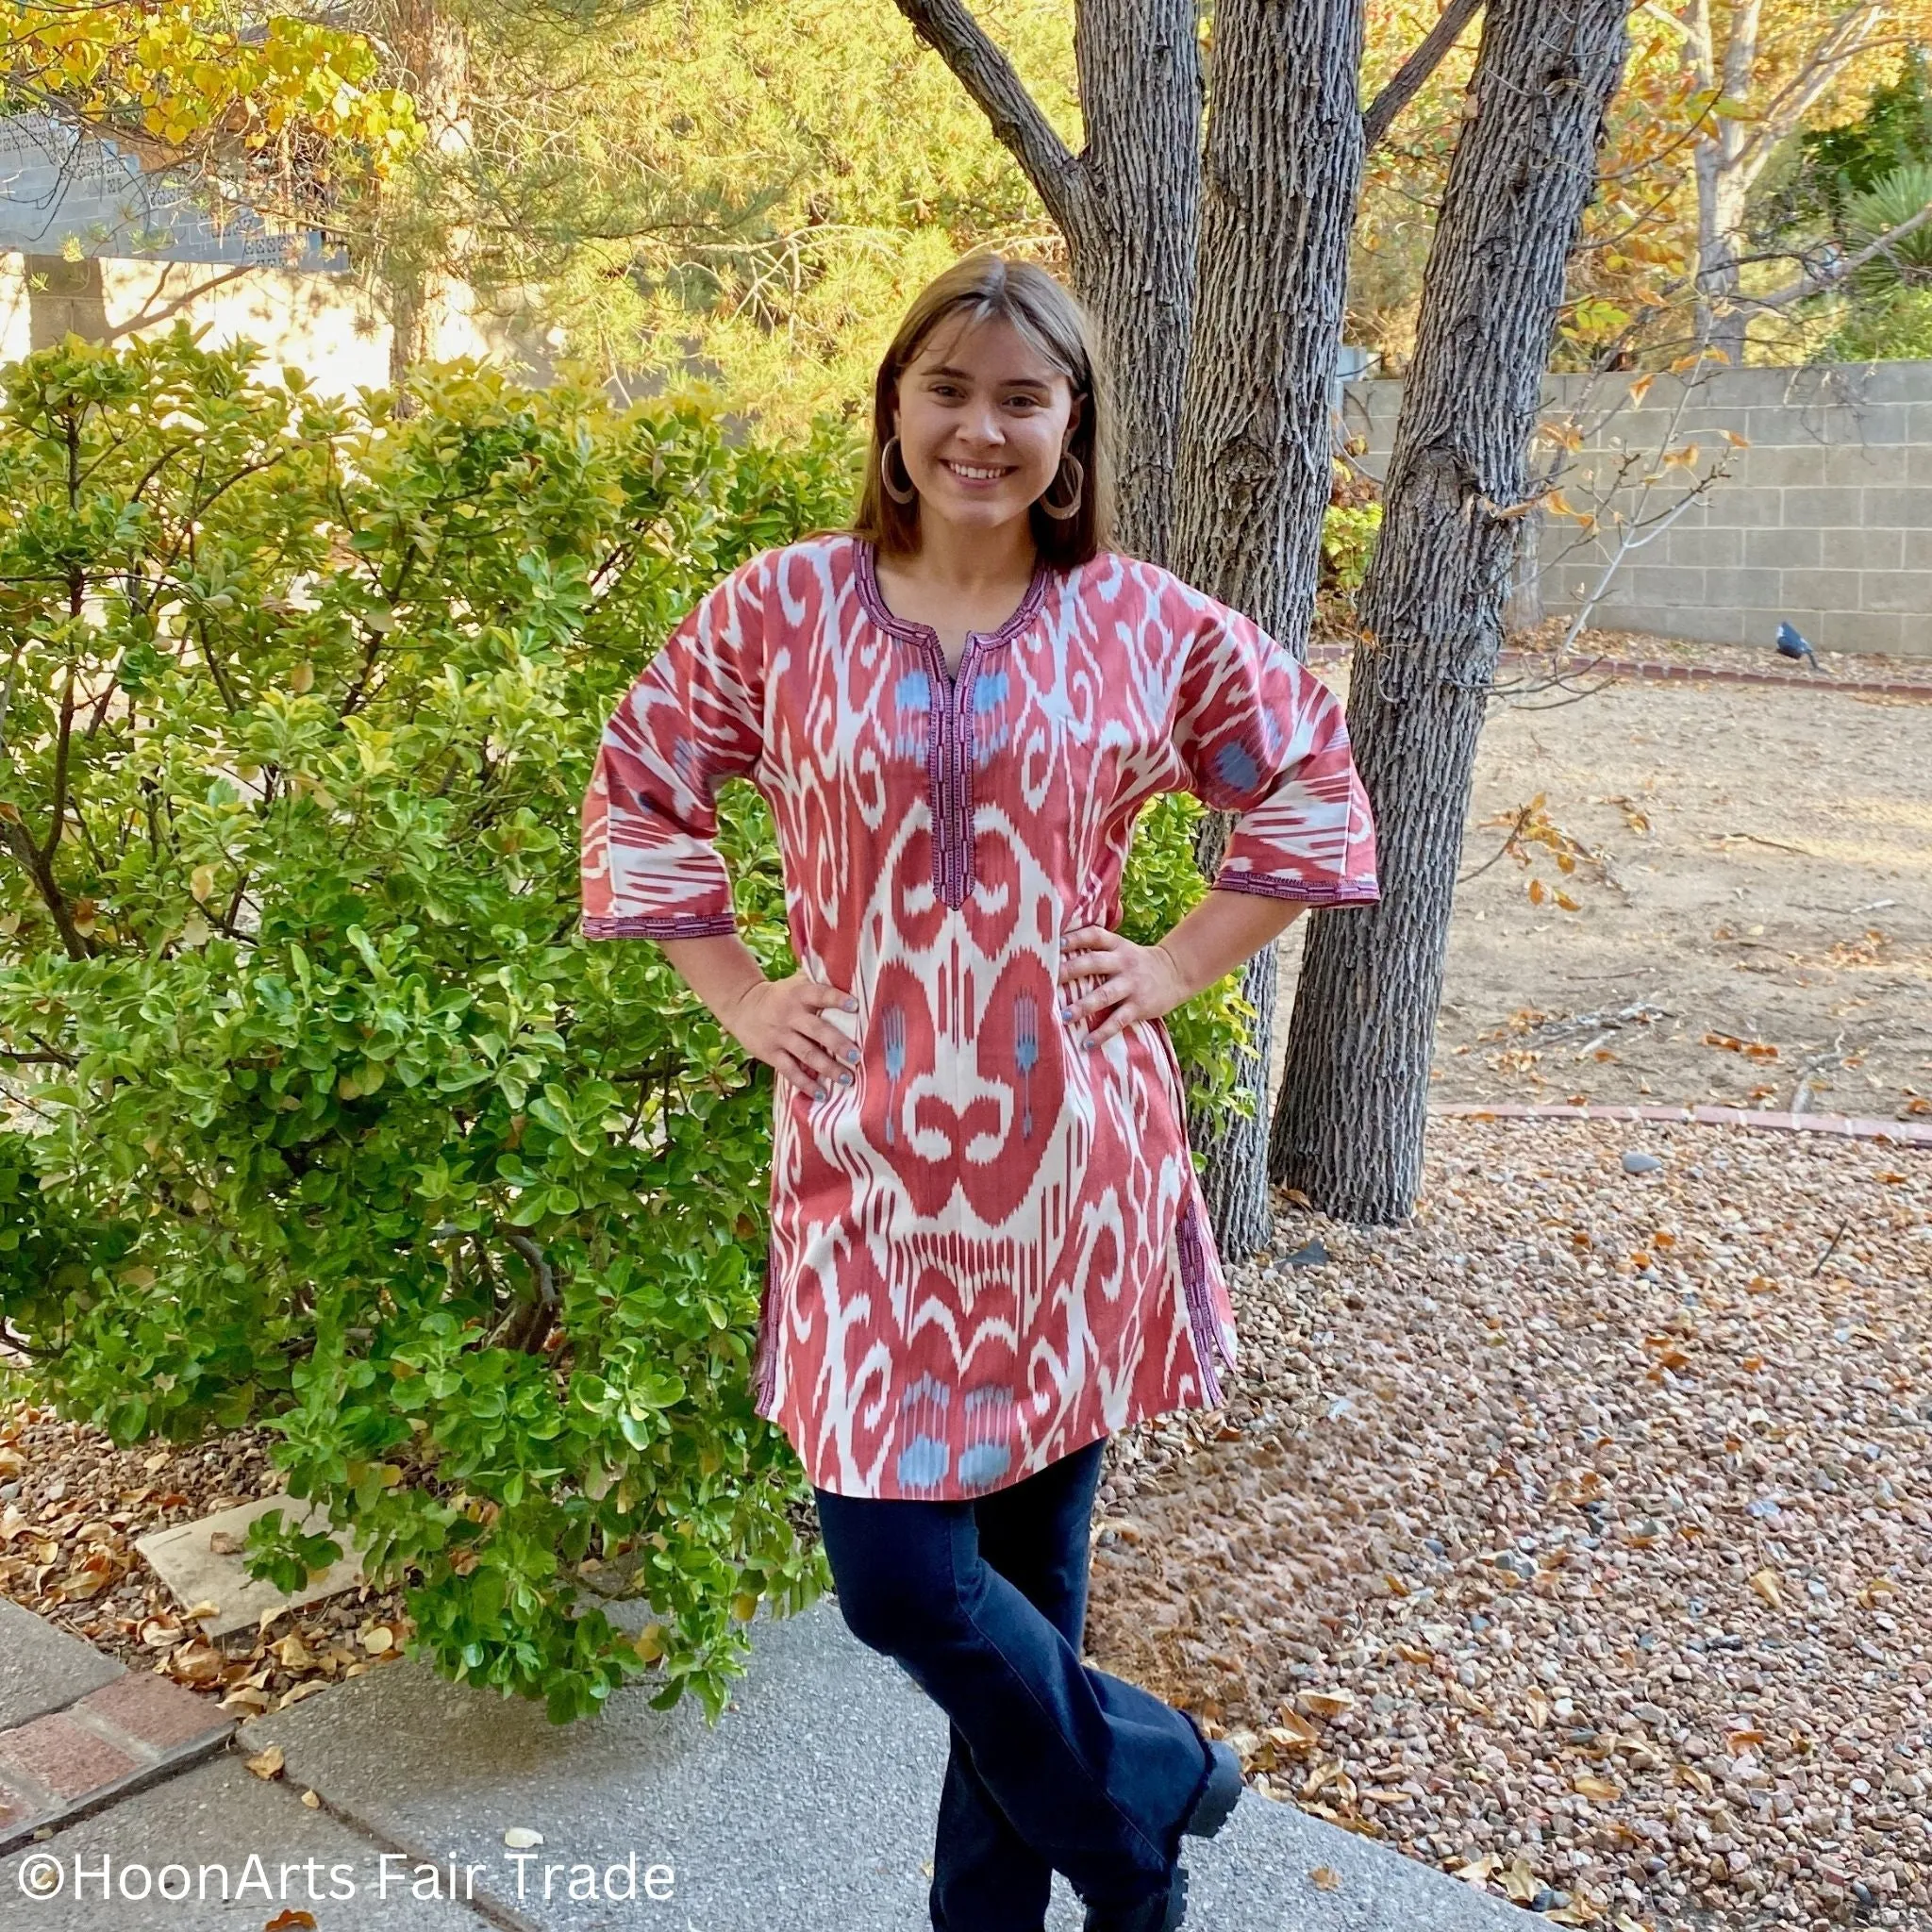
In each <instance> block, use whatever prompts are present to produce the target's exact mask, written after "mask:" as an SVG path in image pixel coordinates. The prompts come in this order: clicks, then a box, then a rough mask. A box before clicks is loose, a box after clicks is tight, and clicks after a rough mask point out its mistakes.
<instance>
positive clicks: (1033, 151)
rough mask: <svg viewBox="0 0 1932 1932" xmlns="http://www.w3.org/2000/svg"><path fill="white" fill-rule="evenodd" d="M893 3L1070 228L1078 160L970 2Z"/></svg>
mask: <svg viewBox="0 0 1932 1932" xmlns="http://www.w3.org/2000/svg"><path fill="white" fill-rule="evenodd" d="M894 4H895V5H896V6H897V8H898V9H899V11H900V12H901V13H903V14H904V15H905V16H906V18H907V19H908V21H909V22H910V23H911V25H912V30H913V32H914V33H916V34H917V35H918V36H919V38H920V39H921V40H923V41H924V42H925V43H926V44H927V45H928V46H929V47H931V48H932V49H933V50H934V51H935V52H936V53H937V54H938V55H939V57H940V58H941V59H942V60H943V61H944V62H945V63H946V65H947V66H948V67H950V68H951V69H952V70H953V74H954V76H955V77H956V78H957V79H958V83H959V85H960V86H961V87H963V88H964V89H965V90H966V92H968V93H969V94H970V95H971V96H972V97H973V99H974V102H976V103H977V105H978V107H979V108H980V110H981V111H982V112H983V113H984V114H985V116H986V118H987V120H988V121H989V122H990V123H991V125H992V131H993V132H994V134H996V135H997V136H998V137H999V139H1000V141H1001V142H1002V143H1003V144H1004V145H1005V146H1006V147H1007V148H1008V151H1009V152H1010V153H1011V155H1012V157H1013V158H1014V159H1015V160H1016V161H1018V162H1019V163H1020V165H1021V167H1022V168H1023V169H1024V170H1025V173H1026V178H1027V179H1028V180H1029V181H1031V182H1032V184H1033V186H1034V188H1035V189H1036V190H1037V191H1038V192H1039V195H1040V198H1041V201H1043V202H1045V204H1046V207H1047V212H1048V213H1049V214H1051V215H1052V216H1053V218H1054V220H1055V221H1056V222H1058V224H1059V225H1060V228H1061V229H1062V231H1065V230H1067V229H1069V228H1071V227H1072V226H1073V225H1074V224H1075V223H1076V222H1077V221H1078V219H1079V214H1080V208H1079V204H1080V202H1081V200H1082V199H1083V191H1084V188H1085V176H1084V175H1082V173H1081V170H1080V163H1079V161H1078V159H1077V158H1075V157H1074V154H1073V153H1072V151H1071V150H1070V149H1069V148H1068V146H1067V144H1066V142H1063V141H1062V140H1061V139H1060V138H1059V136H1058V134H1057V133H1056V132H1055V131H1054V127H1053V124H1052V123H1051V122H1050V121H1048V120H1047V118H1046V116H1045V115H1044V114H1042V113H1041V111H1040V104H1039V103H1038V102H1037V101H1035V100H1034V98H1033V96H1032V95H1031V94H1029V93H1028V92H1026V84H1025V82H1024V81H1023V80H1022V79H1021V78H1020V76H1019V75H1017V74H1016V73H1015V72H1014V71H1013V63H1012V62H1011V61H1010V60H1008V58H1007V57H1006V56H1005V55H1004V54H1002V53H1001V52H1000V50H999V48H998V47H997V46H995V45H994V44H993V42H991V40H990V39H989V38H988V37H987V33H986V30H985V28H984V27H982V26H981V25H979V23H978V22H977V21H976V20H974V17H973V11H972V8H969V7H966V6H964V5H962V4H961V0H894Z"/></svg>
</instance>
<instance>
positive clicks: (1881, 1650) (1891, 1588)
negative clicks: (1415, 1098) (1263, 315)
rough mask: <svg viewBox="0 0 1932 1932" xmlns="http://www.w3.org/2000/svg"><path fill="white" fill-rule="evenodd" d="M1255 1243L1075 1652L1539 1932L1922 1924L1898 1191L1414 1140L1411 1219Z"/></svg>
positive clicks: (1926, 1470) (1912, 1412) (1657, 1134)
mask: <svg viewBox="0 0 1932 1932" xmlns="http://www.w3.org/2000/svg"><path fill="white" fill-rule="evenodd" d="M1627 1151H1643V1152H1648V1153H1650V1154H1652V1155H1654V1156H1655V1157H1657V1158H1658V1159H1659V1160H1660V1161H1661V1162H1662V1165H1661V1167H1659V1168H1658V1169H1657V1170H1656V1171H1655V1172H1651V1173H1645V1174H1626V1173H1625V1172H1624V1167H1623V1161H1622V1157H1623V1156H1624V1153H1625V1152H1627ZM1279 1221H1280V1226H1279V1234H1278V1239H1277V1241H1276V1243H1275V1246H1274V1250H1273V1252H1272V1253H1271V1254H1270V1255H1268V1256H1266V1257H1263V1258H1262V1259H1261V1261H1260V1262H1258V1263H1257V1264H1256V1265H1253V1266H1251V1267H1248V1268H1245V1269H1242V1270H1241V1271H1238V1280H1237V1284H1236V1290H1235V1291H1236V1301H1237V1307H1238V1312H1239V1316H1240V1322H1241V1342H1242V1369H1241V1374H1240V1375H1239V1376H1238V1378H1237V1379H1236V1386H1235V1387H1234V1389H1233V1391H1231V1393H1230V1397H1229V1401H1228V1404H1227V1407H1226V1408H1225V1409H1224V1411H1223V1412H1221V1413H1220V1414H1218V1415H1215V1416H1212V1417H1199V1416H1189V1417H1185V1418H1177V1419H1166V1420H1163V1421H1162V1422H1161V1423H1159V1424H1156V1425H1154V1426H1153V1427H1151V1428H1149V1429H1147V1430H1143V1431H1141V1432H1139V1434H1137V1435H1136V1436H1135V1437H1133V1438H1131V1439H1128V1440H1124V1441H1120V1442H1117V1443H1116V1444H1115V1445H1114V1446H1113V1448H1111V1449H1110V1450H1109V1468H1108V1476H1107V1479H1106V1481H1105V1483H1104V1486H1103V1489H1102V1492H1101V1500H1100V1507H1099V1508H1098V1510H1097V1512H1096V1516H1097V1524H1098V1528H1097V1536H1096V1550H1095V1558H1094V1581H1093V1611H1092V1617H1091V1622H1090V1624H1089V1632H1088V1641H1089V1643H1090V1645H1091V1649H1092V1652H1093V1654H1094V1655H1095V1657H1097V1658H1098V1659H1099V1660H1100V1661H1101V1662H1102V1663H1103V1664H1105V1665H1106V1666H1107V1667H1108V1668H1109V1669H1112V1670H1116V1671H1119V1672H1121V1673H1123V1674H1126V1675H1129V1676H1132V1677H1134V1678H1136V1679H1137V1680H1139V1681H1141V1682H1142V1683H1145V1684H1148V1685H1149V1686H1151V1687H1152V1688H1154V1689H1156V1690H1158V1691H1160V1692H1161V1693H1162V1694H1164V1695H1166V1696H1168V1697H1170V1698H1172V1699H1173V1700H1174V1701H1175V1702H1177V1703H1181V1704H1185V1705H1187V1706H1188V1707H1191V1708H1192V1709H1194V1710H1196V1711H1198V1712H1200V1713H1202V1714H1204V1715H1205V1716H1207V1717H1208V1718H1210V1719H1211V1720H1214V1721H1216V1722H1217V1723H1219V1724H1220V1725H1221V1726H1222V1727H1223V1728H1224V1730H1225V1731H1226V1732H1227V1734H1228V1735H1230V1736H1231V1737H1232V1738H1233V1739H1234V1740H1236V1742H1237V1744H1238V1746H1239V1747H1240V1748H1241V1750H1242V1752H1243V1754H1244V1756H1245V1757H1246V1759H1247V1762H1248V1764H1249V1768H1250V1771H1251V1774H1252V1775H1253V1777H1254V1782H1255V1783H1256V1785H1257V1788H1259V1789H1261V1790H1265V1791H1267V1792H1269V1793H1271V1794H1273V1795H1275V1796H1278V1797H1285V1798H1289V1799H1291V1800H1293V1801H1294V1802H1296V1803H1299V1804H1301V1805H1302V1806H1304V1807H1306V1808H1307V1809H1310V1810H1313V1811H1316V1812H1319V1813H1321V1814H1322V1815H1323V1816H1325V1817H1329V1818H1332V1819H1334V1820H1336V1821H1337V1822H1339V1823H1341V1824H1346V1825H1348V1826H1350V1827H1351V1828H1353V1829H1356V1830H1358V1831H1362V1832H1366V1833H1368V1834H1370V1835H1372V1836H1374V1837H1377V1838H1381V1839H1384V1840H1387V1841H1389V1842H1390V1843H1391V1844H1392V1845H1394V1846H1395V1847H1397V1848H1398V1849H1400V1850H1402V1851H1404V1852H1407V1853H1408V1854H1409V1855H1411V1856H1413V1857H1420V1858H1424V1859H1428V1860H1430V1861H1432V1862H1436V1863H1440V1864H1441V1865H1442V1866H1444V1867H1446V1868H1447V1869H1449V1870H1452V1871H1456V1872H1459V1873H1461V1874H1463V1875H1464V1876H1465V1877H1467V1878H1468V1879H1469V1880H1470V1881H1471V1882H1472V1883H1474V1884H1486V1885H1487V1886H1488V1888H1489V1889H1490V1890H1492V1891H1494V1892H1496V1893H1498V1894H1500V1895H1502V1896H1506V1897H1510V1898H1514V1899H1515V1900H1516V1901H1517V1902H1518V1903H1520V1904H1525V1905H1534V1906H1535V1907H1538V1908H1539V1909H1541V1910H1542V1911H1544V1912H1546V1913H1548V1914H1549V1916H1550V1917H1551V1918H1552V1919H1553V1920H1554V1921H1555V1922H1556V1923H1558V1924H1603V1925H1605V1926H1610V1925H1615V1926H1618V1927H1620V1928H1623V1932H1629V1928H1630V1927H1632V1926H1640V1925H1641V1926H1646V1927H1649V1926H1655V1927H1658V1928H1663V1927H1678V1926H1691V1927H1700V1928H1711V1927H1724V1928H1727V1932H1728V1928H1737V1932H1743V1928H1746V1927H1757V1926H1765V1925H1773V1924H1835V1923H1838V1922H1840V1921H1844V1920H1847V1919H1852V1918H1857V1919H1860V1920H1863V1921H1864V1922H1865V1923H1870V1924H1880V1925H1898V1926H1920V1927H1924V1926H1927V1925H1932V1711H1928V1709H1927V1704H1926V1698H1927V1691H1928V1689H1932V1649H1928V1647H1927V1641H1926V1631H1925V1627H1924V1605H1925V1602H1926V1601H1927V1592H1928V1590H1932V1535H1928V1532H1932V1508H1928V1504H1932V1304H1928V1301H1927V1297H1926V1294H1925V1286H1926V1282H1927V1280H1928V1277H1932V1160H1928V1159H1927V1158H1926V1157H1925V1156H1924V1154H1914V1153H1908V1152H1904V1151H1901V1150H1899V1149H1896V1148H1891V1147H1888V1146H1885V1145H1883V1144H1874V1143H1860V1142H1854V1141H1837V1140H1827V1139H1824V1137H1818V1136H1810V1137H1805V1138H1803V1139H1799V1138H1797V1137H1789V1138H1788V1137H1785V1136H1781V1135H1770V1134H1751V1133H1744V1132H1740V1131H1736V1130H1726V1129H1723V1128H1708V1127H1704V1128H1698V1127H1674V1126H1671V1127H1643V1128H1636V1127H1631V1126H1626V1125H1622V1124H1607V1123H1595V1122H1586V1123H1567V1122H1566V1123H1561V1124H1556V1123H1543V1122H1535V1123H1504V1122H1484V1121H1453V1122H1441V1123H1439V1124H1437V1125H1436V1127H1435V1129H1434V1133H1433V1136H1432V1145H1431V1153H1430V1158H1429V1169H1428V1177H1427V1183H1426V1196H1425V1199H1424V1204H1423V1206H1422V1208H1421V1210H1420V1212H1419V1214H1418V1215H1417V1217H1416V1219H1415V1221H1414V1222H1413V1223H1412V1224H1409V1225H1408V1226H1406V1227H1403V1228H1400V1229H1355V1228H1349V1227H1346V1226H1342V1225H1340V1224H1332V1223H1328V1222H1325V1221H1323V1220H1321V1219H1318V1218H1316V1217H1312V1216H1310V1215H1307V1214H1306V1213H1301V1212H1297V1211H1296V1210H1294V1209H1292V1208H1283V1209H1282V1211H1281V1214H1280V1217H1279ZM1310 1241H1320V1242H1321V1243H1322V1244H1323V1246H1324V1248H1325V1250H1326V1251H1327V1254H1328V1256H1329V1257H1330V1258H1329V1259H1327V1260H1326V1261H1324V1262H1322V1263H1320V1264H1318V1265H1314V1266H1307V1267H1297V1266H1294V1265H1291V1262H1290V1261H1289V1259H1288V1258H1287V1257H1289V1256H1291V1254H1293V1253H1295V1251H1297V1250H1301V1249H1303V1248H1304V1245H1305V1244H1306V1243H1308V1242H1310Z"/></svg>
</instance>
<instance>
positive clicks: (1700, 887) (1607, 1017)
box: [1274, 654, 1932, 1120]
mask: <svg viewBox="0 0 1932 1932" xmlns="http://www.w3.org/2000/svg"><path fill="white" fill-rule="evenodd" d="M1767 655H1768V654H1767ZM1772 661H1773V662H1776V661H1778V660H1777V659H1775V658H1774V659H1773V660H1772ZM1890 661H1891V662H1892V664H1893V665H1894V666H1895V667H1897V666H1901V665H1908V664H1910V663H1911V662H1913V661H1914V660H1910V659H1893V660H1890ZM1324 675H1325V674H1324ZM1926 675H1927V676H1928V678H1932V665H1928V666H1927V671H1926ZM1557 695H1560V694H1553V695H1549V696H1544V697H1541V698H1539V697H1530V696H1525V697H1524V698H1522V699H1520V700H1519V701H1516V702H1502V701H1499V702H1498V703H1497V704H1496V705H1495V706H1494V707H1493V708H1491V715H1490V718H1489V721H1488V723H1487V724H1486V725H1485V727H1484V730H1483V736H1482V741H1481V742H1480V744H1479V746H1478V747H1477V753H1476V771H1475V786H1474V796H1473V798H1472V800H1471V805H1470V811H1469V819H1468V829H1467V832H1466V835H1465V841H1464V846H1463V852H1464V858H1463V865H1462V874H1463V877H1462V883H1461V885H1460V886H1459V887H1458V889H1457V895H1456V917H1455V920H1454V921H1453V923H1452V924H1451V927H1450V934H1449V953H1448V962H1447V975H1446V979H1445V982H1444V986H1443V992H1442V1008H1441V1016H1440V1019H1439V1021H1438V1025H1437V1032H1436V1041H1435V1053H1434V1063H1433V1071H1432V1074H1431V1078H1432V1080H1433V1082H1434V1085H1433V1087H1432V1088H1431V1098H1432V1099H1435V1100H1437V1101H1477V1102H1482V1101H1496V1100H1516V1101H1530V1102H1535V1101H1570V1100H1586V1101H1596V1102H1606V1103H1610V1104H1614V1105H1625V1104H1638V1105H1641V1104H1644V1103H1658V1104H1670V1105H1675V1104H1678V1103H1682V1102H1691V1103H1703V1102H1719V1103H1722V1104H1724V1105H1725V1106H1729V1107H1742V1108H1767V1109H1771V1110H1774V1111H1782V1110H1794V1111H1799V1112H1804V1111H1809V1112H1812V1113H1846V1114H1857V1115H1871V1116H1876V1117H1879V1118H1891V1119H1899V1120H1932V708H1928V707H1927V705H1926V704H1925V703H1924V702H1923V701H1907V700H1904V699H1899V698H1890V697H1877V696H1874V695H1873V694H1872V693H1870V692H1858V691H1849V690H1846V689H1845V688H1844V687H1843V685H1842V684H1841V683H1831V684H1827V682H1826V680H1824V679H1823V678H1820V679H1818V680H1817V681H1816V682H1815V683H1814V684H1812V685H1808V686H1807V685H1804V684H1794V685H1792V686H1790V687H1783V686H1752V685H1727V684H1705V683H1697V682H1691V681H1686V682H1683V683H1651V682H1641V681H1636V680H1630V681H1625V682H1623V683H1617V684H1611V685H1609V686H1607V687H1606V688H1604V689H1602V690H1598V691H1594V693H1593V694H1592V695H1591V696H1589V697H1587V698H1585V699H1583V700H1581V701H1579V702H1560V703H1559V702H1556V696H1557ZM1306 927H1307V922H1306V921H1301V922H1297V924H1296V925H1295V926H1294V927H1293V928H1291V931H1290V933H1289V935H1288V937H1287V939H1286V940H1285V941H1284V942H1283V944H1282V947H1281V949H1280V957H1281V966H1282V978H1281V998H1282V1010H1283V1011H1284V1012H1286V1011H1287V1009H1288V1007H1289V1004H1290V1003H1291V1000H1292V997H1293V987H1294V981H1295V976H1296V974H1297V971H1298V968H1299V962H1300V959H1301V953H1302V945H1303V942H1304V939H1305V936H1306ZM1287 1039H1288V1028H1287V1026H1286V1025H1285V1024H1279V1025H1277V1026H1276V1027H1275V1029H1274V1067H1275V1070H1276V1077H1277V1079H1278V1077H1279V1067H1280V1061H1281V1057H1282V1055H1283V1054H1284V1053H1285V1051H1286V1046H1287Z"/></svg>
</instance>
